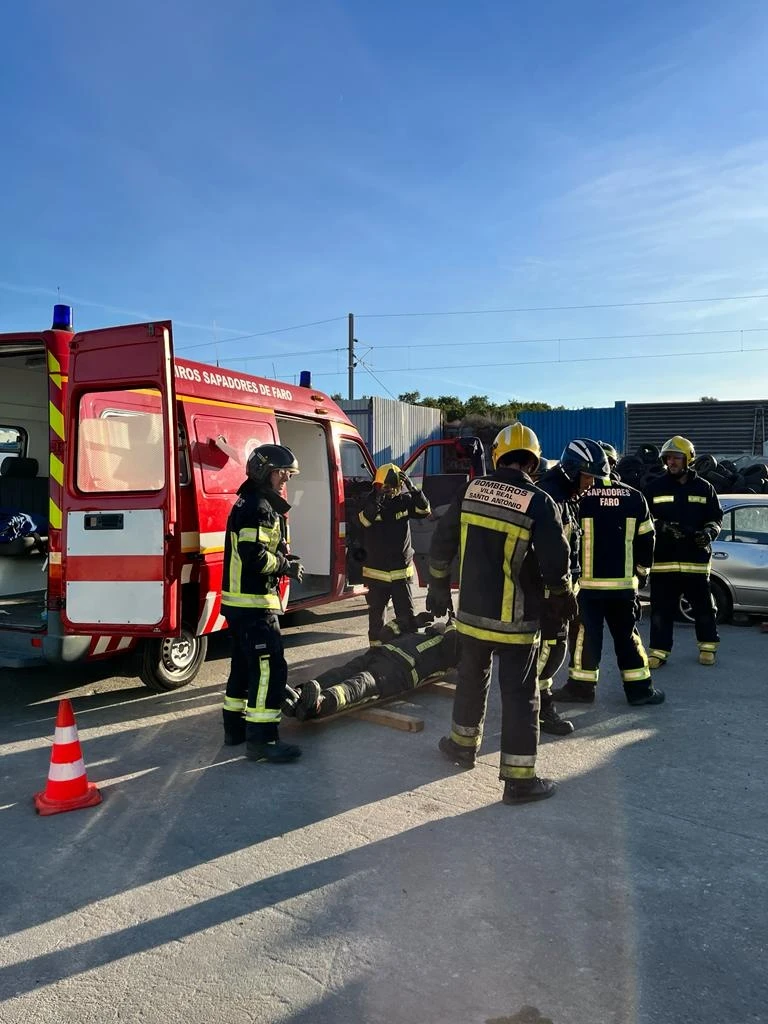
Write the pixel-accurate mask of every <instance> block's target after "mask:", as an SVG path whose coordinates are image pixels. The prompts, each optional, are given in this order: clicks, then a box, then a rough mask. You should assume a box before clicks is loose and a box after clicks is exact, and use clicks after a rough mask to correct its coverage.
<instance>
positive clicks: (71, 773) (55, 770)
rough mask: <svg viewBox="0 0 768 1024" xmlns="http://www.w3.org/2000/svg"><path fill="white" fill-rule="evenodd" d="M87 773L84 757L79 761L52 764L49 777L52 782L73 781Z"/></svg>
mask: <svg viewBox="0 0 768 1024" xmlns="http://www.w3.org/2000/svg"><path fill="white" fill-rule="evenodd" d="M81 775H85V763H84V762H83V759H82V757H81V758H80V760H79V761H72V762H70V764H54V763H52V764H51V767H50V769H49V771H48V778H49V779H50V781H51V782H71V781H72V779H79V778H80V776H81Z"/></svg>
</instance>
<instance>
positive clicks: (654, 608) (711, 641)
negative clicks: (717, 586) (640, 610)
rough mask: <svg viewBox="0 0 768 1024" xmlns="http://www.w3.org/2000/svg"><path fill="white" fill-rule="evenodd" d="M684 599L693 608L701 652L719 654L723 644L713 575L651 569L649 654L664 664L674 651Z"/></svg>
mask: <svg viewBox="0 0 768 1024" xmlns="http://www.w3.org/2000/svg"><path fill="white" fill-rule="evenodd" d="M681 597H684V598H685V599H686V600H687V601H688V603H689V605H690V607H691V614H692V615H693V618H694V622H695V624H696V640H697V642H698V647H699V650H700V651H716V650H717V645H718V644H719V642H720V637H719V635H718V632H717V620H716V618H715V605H714V602H713V600H712V590H711V588H710V585H709V575H708V574H705V573H698V572H654V571H653V570H651V644H650V648H649V652H648V653H649V654H651V655H653V657H655V658H658V659H659V660H660V661H666V660H667V658H668V657H669V655H670V653H671V651H672V642H673V633H674V627H675V619H676V618H677V615H678V612H679V610H680V598H681Z"/></svg>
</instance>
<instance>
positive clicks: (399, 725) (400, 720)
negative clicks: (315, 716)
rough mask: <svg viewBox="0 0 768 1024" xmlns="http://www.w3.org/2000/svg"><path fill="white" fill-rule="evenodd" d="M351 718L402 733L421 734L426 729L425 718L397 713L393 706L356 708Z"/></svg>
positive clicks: (350, 715)
mask: <svg viewBox="0 0 768 1024" xmlns="http://www.w3.org/2000/svg"><path fill="white" fill-rule="evenodd" d="M349 717H350V718H357V719H359V720H360V721H361V722H373V723H374V724H375V725H386V726H388V727H389V728H390V729H400V730H401V731H402V732H421V731H422V729H423V728H424V719H423V718H417V717H416V715H409V714H406V713H405V712H403V711H395V710H393V708H392V706H391V705H390V706H389V707H385V708H380V707H379V708H375V707H370V706H369V707H367V708H366V707H363V708H354V709H352V710H351V711H350V712H349ZM326 721H327V719H326Z"/></svg>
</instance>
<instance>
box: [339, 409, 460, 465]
mask: <svg viewBox="0 0 768 1024" xmlns="http://www.w3.org/2000/svg"><path fill="white" fill-rule="evenodd" d="M339 405H340V406H341V408H342V409H343V410H344V412H345V413H346V414H347V416H349V418H350V419H351V420H352V422H353V423H354V425H355V426H356V427H357V429H358V430H359V431H360V434H361V436H362V438H363V440H364V441H365V443H366V445H367V447H368V450H369V451H370V453H371V455H373V460H374V462H375V463H376V465H377V466H381V465H383V464H384V463H385V462H396V463H397V464H398V465H402V463H403V462H405V460H406V458H407V457H408V456H409V455H410V454H411V452H412V451H413V450H414V449H415V448H418V446H419V445H420V444H423V443H424V442H425V441H433V440H436V439H439V438H441V437H442V436H443V414H442V413H441V412H440V410H439V409H430V408H427V407H426V406H422V405H407V404H406V403H405V402H398V401H396V400H395V399H392V398H379V397H378V395H376V396H374V397H373V398H356V399H353V400H352V401H348V400H345V401H341V402H339Z"/></svg>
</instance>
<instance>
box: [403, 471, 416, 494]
mask: <svg viewBox="0 0 768 1024" xmlns="http://www.w3.org/2000/svg"><path fill="white" fill-rule="evenodd" d="M400 483H401V484H402V485H403V487H405V489H406V491H410V492H411V493H413V492H414V491H415V490H416V488H415V487H414V486H413V484H412V483H411V481H410V480H409V478H408V477H407V476H406V474H405V473H401V474H400Z"/></svg>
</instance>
